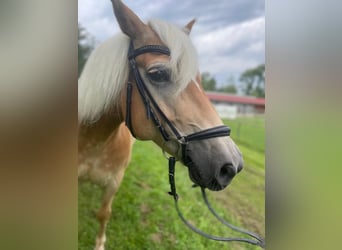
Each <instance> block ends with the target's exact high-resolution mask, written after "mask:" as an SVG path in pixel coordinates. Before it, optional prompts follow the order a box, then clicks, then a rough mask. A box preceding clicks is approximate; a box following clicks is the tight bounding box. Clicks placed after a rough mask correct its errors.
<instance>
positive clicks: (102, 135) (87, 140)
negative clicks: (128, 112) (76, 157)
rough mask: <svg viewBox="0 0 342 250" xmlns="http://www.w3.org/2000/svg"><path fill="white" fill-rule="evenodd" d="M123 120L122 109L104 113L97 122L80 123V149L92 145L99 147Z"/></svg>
mask: <svg viewBox="0 0 342 250" xmlns="http://www.w3.org/2000/svg"><path fill="white" fill-rule="evenodd" d="M117 110H120V109H119V108H118V109H117ZM122 122H123V119H122V115H121V113H120V111H114V112H110V113H108V114H105V115H103V116H102V117H101V118H100V119H99V120H98V121H96V122H95V123H92V124H83V125H80V126H79V132H78V149H79V151H83V149H84V148H87V147H89V146H91V145H93V146H97V147H98V146H101V145H103V144H104V143H105V142H106V141H107V139H108V138H109V137H110V136H111V134H112V133H113V132H114V131H116V130H117V129H118V128H119V126H120V124H121V123H122Z"/></svg>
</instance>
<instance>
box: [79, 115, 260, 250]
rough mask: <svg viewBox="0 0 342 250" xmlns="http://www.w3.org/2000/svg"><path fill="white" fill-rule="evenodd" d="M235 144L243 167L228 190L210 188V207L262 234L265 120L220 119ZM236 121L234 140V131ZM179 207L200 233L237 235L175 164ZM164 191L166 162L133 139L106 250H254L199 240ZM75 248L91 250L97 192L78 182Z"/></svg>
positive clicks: (153, 148)
mask: <svg viewBox="0 0 342 250" xmlns="http://www.w3.org/2000/svg"><path fill="white" fill-rule="evenodd" d="M225 123H226V124H227V125H229V126H230V127H231V128H232V135H231V136H232V137H233V138H234V140H236V142H237V144H238V145H239V147H240V149H241V151H242V153H243V156H244V161H245V168H244V170H243V171H242V172H241V173H240V174H238V176H236V178H235V179H234V180H233V182H232V184H231V185H230V186H229V188H227V189H225V190H224V191H220V192H213V193H211V192H209V193H208V196H209V199H210V201H211V202H212V205H213V207H214V208H215V209H216V210H217V212H218V213H219V214H221V215H222V216H223V217H224V218H226V219H227V220H229V221H231V222H232V223H235V224H236V225H237V226H241V227H244V228H246V229H248V230H251V231H255V232H257V233H259V234H261V235H264V230H265V228H264V212H265V205H264V200H265V195H264V186H265V183H264V176H265V168H264V138H263V137H264V120H263V118H244V119H242V118H241V119H238V120H234V121H225ZM239 123H241V124H242V125H240V135H239V138H238V137H237V134H236V133H235V132H236V131H237V127H238V124H239ZM176 184H177V192H178V194H179V195H180V200H179V205H180V208H181V210H182V211H183V213H184V215H185V217H186V218H187V219H188V220H189V221H191V222H192V223H193V224H195V225H196V226H198V227H199V228H200V229H202V230H203V231H206V232H208V233H211V234H214V235H221V236H226V237H228V236H241V235H239V234H237V233H234V232H232V231H231V230H229V229H227V228H225V227H223V226H221V225H220V224H219V223H218V222H217V221H216V220H214V219H213V217H212V216H211V215H210V214H209V212H208V209H207V208H206V207H205V205H204V204H203V202H202V200H201V196H200V190H199V189H196V188H195V189H194V188H191V185H192V183H191V181H190V180H189V177H188V173H187V169H186V168H185V167H184V166H182V165H181V164H179V163H178V164H177V166H176ZM168 191H169V183H168V170H167V161H166V159H165V158H164V157H163V156H162V153H161V150H160V149H159V148H158V147H157V146H155V145H154V144H153V143H151V142H140V141H137V142H136V143H135V145H134V149H133V157H132V162H131V164H130V166H129V168H128V169H127V171H126V175H125V178H124V181H123V183H122V185H121V187H120V190H119V192H118V194H117V195H116V197H115V200H114V204H113V215H112V218H111V220H110V222H109V225H108V228H107V243H106V247H107V248H106V249H158V250H159V249H165V250H166V249H189V250H191V249H193V250H201V249H203V250H204V249H259V248H257V247H254V246H250V245H247V244H244V243H223V242H216V241H211V240H208V239H205V238H203V237H202V236H199V235H197V234H195V233H193V232H192V231H191V230H190V229H188V228H187V227H186V226H185V225H184V224H183V223H182V221H181V220H180V219H179V218H178V215H177V213H176V210H175V208H174V202H173V198H172V197H171V196H169V195H167V192H168ZM78 200H79V211H78V212H79V232H78V237H79V249H82V250H85V249H93V246H94V241H95V235H96V232H97V229H98V223H97V221H96V219H95V216H94V212H95V211H96V210H97V209H98V208H99V206H100V200H101V190H100V189H99V188H98V187H97V186H95V185H93V184H90V183H83V182H81V183H79V198H78Z"/></svg>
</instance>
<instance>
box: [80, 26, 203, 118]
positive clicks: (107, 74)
mask: <svg viewBox="0 0 342 250" xmlns="http://www.w3.org/2000/svg"><path fill="white" fill-rule="evenodd" d="M149 25H150V27H151V28H152V29H153V30H154V31H155V32H156V33H157V35H158V36H159V37H160V39H161V40H162V42H163V43H164V44H165V45H166V46H167V47H169V49H170V51H171V59H170V65H171V69H172V70H171V71H172V74H173V77H172V78H173V79H174V80H175V82H176V84H177V93H180V92H181V91H182V90H184V89H185V88H186V86H187V85H188V83H189V82H191V81H193V82H195V83H197V81H196V75H197V73H198V62H197V53H196V50H195V48H194V46H193V45H192V43H191V41H190V38H189V36H188V35H187V34H186V33H185V32H184V31H183V30H182V29H181V28H179V27H177V26H175V25H172V24H169V23H166V22H164V21H161V20H150V21H149ZM128 48H129V38H128V37H127V36H126V35H124V34H123V33H119V34H117V35H116V36H113V37H112V38H110V39H108V40H106V41H105V42H103V43H102V44H100V45H99V46H98V47H97V48H96V49H95V50H94V51H93V52H92V53H91V55H90V56H89V58H88V60H87V63H86V64H85V66H84V69H83V71H82V74H81V76H80V78H79V81H78V121H79V123H92V122H96V121H97V120H98V119H99V118H100V117H101V116H102V115H103V114H104V113H106V112H108V110H110V109H111V108H113V106H115V105H117V104H118V103H119V101H120V98H119V97H120V95H121V91H122V89H123V87H124V86H125V84H126V82H127V80H128V74H129V66H128V60H127V53H128ZM177 93H176V94H177Z"/></svg>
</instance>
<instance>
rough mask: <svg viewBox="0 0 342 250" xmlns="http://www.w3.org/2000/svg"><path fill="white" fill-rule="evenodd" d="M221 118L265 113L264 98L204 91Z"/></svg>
mask: <svg viewBox="0 0 342 250" xmlns="http://www.w3.org/2000/svg"><path fill="white" fill-rule="evenodd" d="M206 94H207V96H208V98H209V100H210V101H211V102H212V103H213V105H214V106H215V108H216V110H217V111H218V113H219V114H220V116H221V117H222V118H231V119H234V118H236V117H237V116H252V115H258V114H264V113H265V98H257V97H254V96H238V95H233V94H226V93H219V92H209V91H207V92H206Z"/></svg>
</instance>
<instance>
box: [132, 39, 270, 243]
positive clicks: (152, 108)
mask: <svg viewBox="0 0 342 250" xmlns="http://www.w3.org/2000/svg"><path fill="white" fill-rule="evenodd" d="M144 53H158V54H164V55H168V56H170V55H171V52H170V50H169V49H168V48H167V47H165V46H161V45H147V46H143V47H140V48H138V49H134V46H133V43H132V41H131V43H130V46H129V51H128V60H129V65H130V70H131V73H132V74H133V76H134V79H135V82H136V86H137V89H138V92H139V94H140V96H141V98H142V101H143V104H144V106H145V110H146V117H147V119H148V120H150V119H151V120H152V122H153V123H154V125H155V126H156V127H157V128H158V129H159V132H160V134H161V135H162V137H163V139H164V140H165V142H168V141H177V142H178V144H179V145H180V146H181V150H182V162H183V163H184V165H186V166H188V165H190V164H191V163H192V160H191V159H190V157H188V155H187V145H188V143H191V142H193V141H200V140H206V139H211V138H215V137H221V136H229V135H230V128H229V127H227V126H225V125H221V126H216V127H213V128H209V129H205V130H201V131H198V132H195V133H192V134H189V135H182V134H181V133H180V132H179V131H178V129H177V128H176V127H175V126H174V125H173V123H172V122H171V121H170V120H169V119H168V118H167V116H166V115H165V113H164V112H163V111H162V110H161V109H160V107H159V106H158V104H157V102H156V101H155V99H154V98H153V96H152V95H151V93H150V91H149V90H148V88H147V87H146V85H145V83H144V81H143V79H142V77H141V75H140V72H139V69H138V65H137V62H136V61H135V58H136V57H137V56H139V55H141V54H144ZM132 91H133V86H132V83H131V82H130V81H129V82H128V83H127V97H126V120H125V123H126V126H127V127H128V129H129V130H130V132H131V134H132V135H133V136H134V137H136V136H135V134H134V130H133V127H132V118H131V116H132V112H131V103H132ZM157 114H158V115H157ZM160 119H161V120H162V121H163V123H162V122H161V121H160ZM163 124H165V125H166V126H167V127H168V128H169V129H170V130H171V132H172V133H173V136H170V135H169V133H168V132H167V130H166V129H165V127H164V125H163ZM164 153H165V152H164ZM167 158H168V160H169V182H170V188H171V191H170V192H169V194H170V195H172V196H173V198H174V200H175V206H176V210H177V213H178V215H179V217H180V218H181V220H182V221H183V222H184V223H185V224H186V225H187V226H188V227H190V229H192V230H193V231H194V232H196V233H198V234H200V235H202V236H204V237H206V238H209V239H212V240H218V241H241V242H246V243H249V244H253V245H258V246H261V247H263V248H264V247H265V243H264V240H263V239H261V237H260V236H258V235H256V234H254V233H250V232H248V231H246V230H243V229H240V228H237V227H235V226H233V225H230V224H229V223H228V222H226V221H224V220H223V219H222V218H221V217H219V216H218V214H217V213H216V212H215V211H214V210H213V209H212V207H211V205H210V204H209V202H208V199H207V197H206V194H205V190H204V188H203V187H202V188H201V189H202V196H203V199H204V201H205V203H206V204H207V206H208V208H209V210H210V211H211V212H212V213H213V214H214V216H215V217H216V218H217V219H218V220H219V221H220V222H221V223H223V224H225V225H226V226H228V227H230V228H231V229H233V230H235V231H238V232H241V233H244V234H247V235H249V236H251V237H253V238H255V239H256V240H252V239H246V238H223V237H217V236H212V235H209V234H206V233H204V232H202V231H201V230H199V229H197V228H196V227H194V226H193V225H191V224H190V223H189V222H188V221H187V220H185V218H184V216H183V215H182V213H181V212H180V210H179V207H178V195H177V193H176V184H175V179H174V173H175V164H176V161H177V159H176V158H175V157H167Z"/></svg>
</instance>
